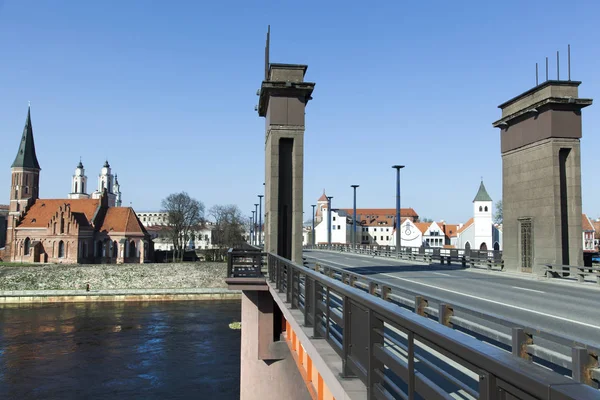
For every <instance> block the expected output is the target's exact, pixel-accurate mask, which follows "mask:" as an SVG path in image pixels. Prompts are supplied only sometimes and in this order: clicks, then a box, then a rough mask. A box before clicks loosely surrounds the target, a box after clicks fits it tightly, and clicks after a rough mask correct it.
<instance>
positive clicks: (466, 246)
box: [465, 242, 471, 251]
mask: <svg viewBox="0 0 600 400" xmlns="http://www.w3.org/2000/svg"><path fill="white" fill-rule="evenodd" d="M465 250H467V251H468V250H471V243H469V242H467V243H465Z"/></svg>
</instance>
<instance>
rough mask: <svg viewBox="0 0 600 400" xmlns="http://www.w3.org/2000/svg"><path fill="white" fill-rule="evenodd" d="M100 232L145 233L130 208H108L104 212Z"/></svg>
mask: <svg viewBox="0 0 600 400" xmlns="http://www.w3.org/2000/svg"><path fill="white" fill-rule="evenodd" d="M100 231H101V232H102V231H106V232H110V231H113V232H127V233H143V234H146V233H147V232H146V229H145V228H144V225H142V223H141V222H140V220H139V219H138V217H137V215H136V214H135V211H133V208H131V207H110V208H109V209H108V210H106V215H105V216H104V221H102V226H101V227H100Z"/></svg>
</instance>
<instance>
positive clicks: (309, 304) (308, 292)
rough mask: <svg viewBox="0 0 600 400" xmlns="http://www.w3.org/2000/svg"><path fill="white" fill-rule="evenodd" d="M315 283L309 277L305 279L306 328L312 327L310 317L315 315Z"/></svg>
mask: <svg viewBox="0 0 600 400" xmlns="http://www.w3.org/2000/svg"><path fill="white" fill-rule="evenodd" d="M313 285H314V281H313V280H312V279H311V278H309V277H308V276H305V277H304V326H306V327H310V326H312V324H311V322H310V316H312V315H313V314H314V311H313V307H314V299H315V298H314V293H313V288H312V287H313Z"/></svg>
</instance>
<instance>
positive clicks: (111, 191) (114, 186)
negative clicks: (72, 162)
mask: <svg viewBox="0 0 600 400" xmlns="http://www.w3.org/2000/svg"><path fill="white" fill-rule="evenodd" d="M87 189H88V182H87V176H86V175H85V169H84V168H83V164H82V163H81V160H79V164H78V165H77V168H75V174H74V175H73V178H72V179H71V192H70V193H69V194H68V195H67V198H69V199H89V198H90V197H91V198H92V199H99V198H100V197H102V192H103V191H104V190H105V189H106V191H107V193H108V206H109V207H115V206H116V207H121V203H122V200H121V185H119V180H118V179H117V176H116V175H114V177H113V175H112V173H111V170H110V165H109V164H108V161H106V162H105V163H104V166H103V167H102V170H101V172H100V175H98V188H97V189H96V191H95V192H93V193H92V194H91V195H90V194H88V193H87Z"/></svg>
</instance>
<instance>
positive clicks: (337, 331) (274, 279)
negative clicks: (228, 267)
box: [232, 253, 600, 400]
mask: <svg viewBox="0 0 600 400" xmlns="http://www.w3.org/2000/svg"><path fill="white" fill-rule="evenodd" d="M232 255H233V253H232ZM235 269H236V268H235V266H233V267H232V271H235ZM267 270H268V272H267V274H268V275H267V276H266V278H267V279H268V280H269V281H270V282H271V283H272V284H273V285H274V286H275V288H276V290H278V291H279V292H280V293H285V297H286V301H287V303H289V305H290V307H291V308H292V309H299V310H300V311H301V312H302V315H303V317H304V325H305V326H306V327H312V331H313V336H314V337H315V338H322V339H324V340H327V341H328V342H329V343H330V344H331V346H332V347H333V348H334V349H336V351H337V353H338V354H339V356H340V357H341V360H342V370H343V371H342V372H343V375H344V376H346V377H353V376H354V377H357V378H359V379H360V380H361V381H362V382H363V383H364V384H365V385H366V387H367V389H368V398H369V399H394V398H404V399H406V398H410V399H412V398H415V397H414V396H415V395H419V396H420V397H421V398H424V399H434V400H435V399H451V398H453V396H456V395H458V396H460V397H461V398H478V399H509V398H515V399H559V398H560V399H600V392H598V391H597V390H594V389H593V388H591V387H589V386H586V385H584V384H581V383H578V382H575V381H574V380H572V379H569V378H567V377H565V376H562V375H560V374H557V373H555V372H552V371H549V370H548V369H545V368H542V367H540V366H538V365H535V364H533V363H531V362H530V361H527V360H524V359H523V358H520V357H515V356H513V355H511V354H510V353H508V352H506V351H504V350H502V349H500V348H498V347H494V346H491V345H489V344H487V343H484V342H482V341H480V340H477V339H475V338H473V337H470V336H468V335H465V334H464V333H461V332H458V331H456V330H453V329H451V328H449V327H447V326H445V325H443V324H438V323H437V322H435V321H432V320H430V319H428V318H422V317H421V316H420V315H417V314H415V313H413V312H410V311H408V310H405V309H403V308H401V307H398V306H397V305H396V304H393V303H391V302H389V301H386V300H385V291H383V292H382V293H384V295H383V296H382V297H383V298H379V297H376V296H373V295H371V294H369V292H365V291H364V290H361V289H359V288H358V287H354V286H353V285H349V284H345V283H342V282H340V281H338V280H336V279H334V278H333V277H331V276H328V275H326V274H323V273H321V272H317V271H314V270H312V269H310V268H306V267H304V266H302V265H297V264H294V263H292V262H290V261H289V260H286V259H284V258H282V257H279V256H277V255H274V254H268V255H267ZM254 271H255V272H256V271H257V269H254ZM345 279H349V278H348V277H346V278H345ZM370 289H374V290H373V291H372V293H373V294H376V292H377V290H376V289H375V288H373V287H370ZM425 308H426V307H425ZM442 315H445V314H444V313H442ZM465 371H466V372H465Z"/></svg>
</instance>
